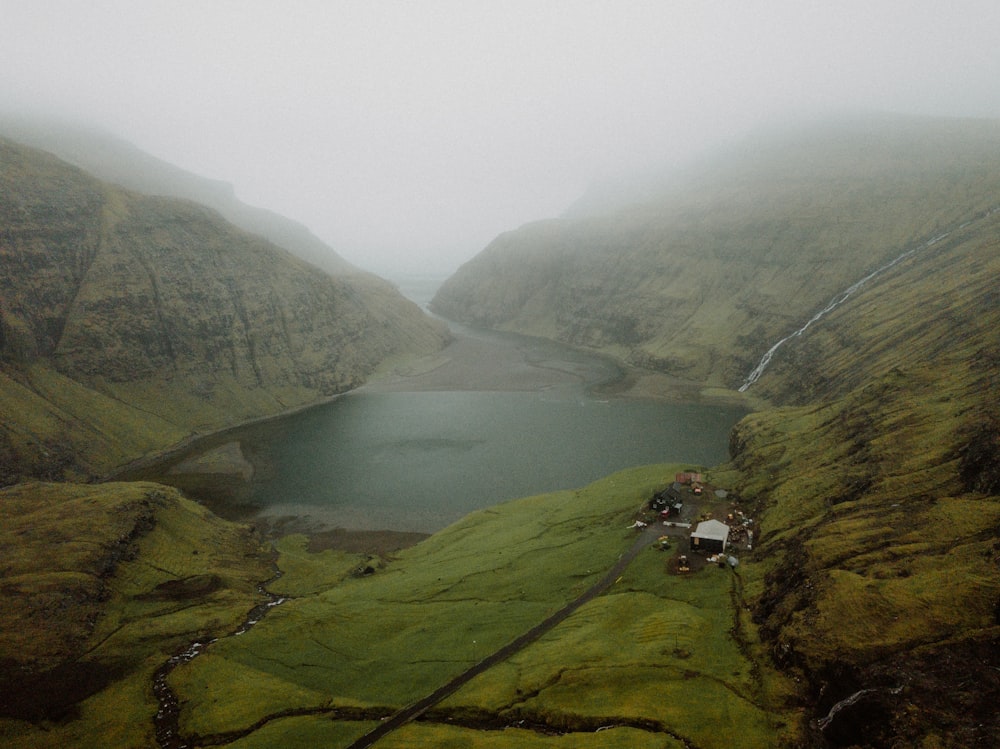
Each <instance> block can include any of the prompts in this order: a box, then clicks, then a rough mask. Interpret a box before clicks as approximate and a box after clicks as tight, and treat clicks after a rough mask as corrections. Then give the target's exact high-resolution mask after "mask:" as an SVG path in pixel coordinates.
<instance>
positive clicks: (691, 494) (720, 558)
mask: <svg viewBox="0 0 1000 749" xmlns="http://www.w3.org/2000/svg"><path fill="white" fill-rule="evenodd" d="M648 511H649V513H651V514H652V515H653V517H650V518H649V522H654V521H657V520H658V521H659V522H660V523H662V525H663V526H664V535H662V536H660V538H659V544H660V548H661V549H669V548H672V543H671V542H674V543H677V542H680V546H685V544H684V543H683V542H684V541H685V540H686V541H687V543H686V550H687V551H689V552H690V553H691V554H694V555H697V556H696V558H697V559H698V560H699V562H700V563H699V564H698V565H697V566H703V564H704V563H705V562H710V563H711V562H718V563H719V564H720V565H723V566H724V565H725V564H729V565H730V566H732V567H735V566H736V564H737V560H736V557H735V556H733V554H734V553H735V552H736V550H737V549H750V548H752V545H753V534H754V530H753V520H752V519H751V518H749V517H747V516H746V515H745V514H744V513H743V512H742V511H741V510H739V509H738V508H737V507H736V506H735V505H734V504H733V503H732V502H731V501H730V500H729V499H728V492H726V491H725V490H724V489H721V488H715V487H711V486H709V485H708V483H707V482H706V481H705V477H704V476H703V475H702V474H701V473H697V472H694V471H684V472H681V473H678V474H676V476H675V477H674V481H673V483H672V484H670V486H668V487H666V488H665V489H662V490H660V491H657V492H656V493H655V494H654V495H653V496H652V498H651V499H650V500H649V507H648ZM647 517H649V516H647ZM637 522H639V521H637ZM642 525H645V523H642ZM683 550H685V549H683V548H678V552H680V551H683ZM692 564H694V560H693V559H692V560H689V559H688V557H687V555H686V554H684V555H680V556H677V557H675V559H674V560H673V562H672V565H671V566H672V567H673V569H674V570H676V571H679V572H687V571H689V570H690V569H691V566H692Z"/></svg>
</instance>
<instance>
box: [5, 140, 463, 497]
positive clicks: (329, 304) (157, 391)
mask: <svg viewBox="0 0 1000 749" xmlns="http://www.w3.org/2000/svg"><path fill="white" fill-rule="evenodd" d="M0 221H2V222H3V226H4V233H3V236H2V237H0V292H2V299H3V304H2V307H0V378H2V380H0V382H2V384H3V386H4V387H3V388H2V390H0V393H2V394H0V405H2V406H3V409H4V410H3V411H2V415H3V427H2V429H0V458H2V468H0V474H2V475H3V477H4V480H10V479H11V478H16V477H17V476H19V475H28V476H32V475H34V476H49V477H58V476H60V475H63V473H65V474H66V475H69V476H73V475H87V474H93V473H97V474H101V473H104V472H106V471H107V470H108V469H110V468H111V467H114V466H116V465H121V463H122V462H123V459H128V458H137V457H141V456H142V455H144V454H145V453H146V452H148V451H150V450H157V449H163V448H165V447H167V446H168V445H171V444H173V443H175V442H177V441H178V439H180V438H181V437H183V436H186V435H190V434H193V433H198V432H204V431H210V430H213V429H218V428H221V427H224V426H230V425H233V424H236V423H239V422H241V421H245V420H247V419H250V418H255V417H260V416H266V415H271V414H275V413H279V412H281V411H284V410H287V409H290V408H295V407H299V406H302V405H306V404H309V403H314V402H317V401H318V400H320V399H322V398H324V397H328V396H330V395H332V394H335V393H339V392H343V391H344V390H347V389H349V388H352V387H355V386H356V385H358V384H360V383H361V382H363V380H364V379H365V377H366V376H367V375H369V374H370V373H371V372H372V371H373V370H374V369H375V367H376V366H377V365H378V363H379V362H381V361H382V360H384V359H385V358H387V357H389V356H392V355H395V354H398V353H401V352H406V351H412V352H429V351H434V350H437V349H438V348H439V347H440V346H441V345H442V344H443V342H444V340H445V337H446V332H445V331H444V329H443V327H442V326H440V325H438V324H437V323H434V322H432V321H431V320H429V319H428V318H427V317H426V316H424V315H423V314H422V313H421V312H420V310H419V309H418V308H417V307H416V305H414V304H412V303H410V302H408V301H406V300H404V299H403V298H402V297H401V296H400V295H399V294H398V292H396V291H394V290H392V289H391V288H390V287H389V286H388V285H387V284H386V283H385V282H382V281H381V280H378V279H370V278H368V277H365V276H359V277H357V278H353V279H344V278H334V277H331V276H328V275H326V274H324V273H322V272H321V271H319V270H318V269H316V268H315V267H313V266H310V265H308V264H307V263H305V262H304V261H301V260H299V259H298V258H295V257H293V256H292V255H290V254H289V253H287V252H286V251H284V250H282V249H280V248H278V247H276V246H274V245H272V244H270V243H268V242H267V241H265V240H263V239H261V238H259V237H256V236H253V235H250V234H246V233H245V232H243V231H240V230H238V229H236V228H235V227H233V226H232V225H230V224H227V223H226V222H225V221H223V220H222V219H221V218H220V217H219V216H218V215H217V214H215V213H213V212H211V211H209V210H208V209H205V208H202V207H200V206H197V205H194V204H192V203H187V202H181V201H176V200H170V199H165V198H152V197H147V196H142V195H138V194H135V193H128V192H125V191H123V190H120V189H118V188H115V187H113V186H111V185H108V184H105V183H102V182H99V181H97V180H95V179H93V178H92V177H90V176H88V175H86V174H85V173H83V172H81V171H79V170H78V169H76V168H74V167H71V166H69V165H68V164H66V163H64V162H62V161H59V160H58V159H56V158H54V157H52V156H50V155H48V154H45V153H42V152H39V151H34V150H32V149H29V148H25V147H22V146H18V145H16V144H14V143H12V142H10V141H0ZM61 463H64V464H65V465H61V466H60V464H61Z"/></svg>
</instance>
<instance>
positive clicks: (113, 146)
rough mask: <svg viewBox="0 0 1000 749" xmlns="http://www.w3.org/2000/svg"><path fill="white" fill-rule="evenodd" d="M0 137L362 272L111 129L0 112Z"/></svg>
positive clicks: (226, 188) (337, 267) (280, 219)
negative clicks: (186, 202)
mask: <svg viewBox="0 0 1000 749" xmlns="http://www.w3.org/2000/svg"><path fill="white" fill-rule="evenodd" d="M0 135H6V136H7V137H9V138H11V139H12V140H16V141H18V142H19V143H24V144H25V145H28V146H33V147H34V148H39V149H41V150H43V151H48V152H50V153H53V154H55V155H56V156H58V157H59V158H61V159H63V160H64V161H67V162H69V163H70V164H74V165H76V166H78V167H80V168H81V169H83V170H84V171H85V172H89V173H90V174H93V175H94V176H96V177H98V178H99V179H102V180H104V181H105V182H113V183H114V184H117V185H121V186H122V187H124V188H127V189H129V190H134V191H136V192H141V193H145V194H147V195H163V196H167V197H174V198H183V199H186V200H192V201H194V202H195V203H199V204H201V205H206V206H208V207H210V208H214V209H215V210H216V211H218V212H219V213H220V214H222V216H223V217H225V219H226V220H227V221H229V222H230V223H232V224H235V225H236V226H239V227H240V228H242V229H244V230H245V231H248V232H250V233H252V234H259V235H260V236H262V237H265V238H266V239H268V240H270V241H271V242H273V243H274V244H276V245H278V246H279V247H284V248H285V249H286V250H289V251H290V252H292V253H293V254H295V255H298V256H299V257H301V258H302V259H304V260H307V261H308V262H310V263H312V264H313V265H315V266H317V267H319V268H322V269H323V270H325V271H327V272H328V273H333V274H334V275H352V274H362V273H363V271H361V270H359V269H358V268H356V267H355V266H353V265H352V264H351V263H349V262H348V261H346V260H344V259H343V258H342V257H340V256H339V255H338V254H337V253H336V252H335V251H334V250H333V248H331V247H329V246H328V245H327V244H326V243H324V242H323V241H322V240H321V239H319V238H318V237H317V236H315V235H314V234H313V233H312V232H311V231H310V230H309V229H308V228H307V227H305V226H304V225H302V224H300V223H298V222H297V221H293V220H292V219H289V218H287V217H285V216H282V215H280V214H277V213H274V212H273V211H269V210H267V209H265V208H258V207H255V206H250V205H247V204H246V203H243V202H242V201H240V200H239V199H238V198H237V197H236V193H235V191H234V189H233V186H232V185H231V184H230V183H228V182H224V181H222V180H215V179H209V178H207V177H201V176H198V175H196V174H192V173H191V172H188V171H186V170H184V169H181V168H180V167H177V166H175V165H173V164H170V163H168V162H166V161H163V160H162V159H158V158H156V157H155V156H152V155H150V154H148V153H146V152H145V151H143V150H141V149H139V148H137V147H136V146H134V145H133V144H131V143H129V142H127V141H125V140H122V139H121V138H118V137H117V136H115V135H113V134H111V133H108V132H106V131H103V130H100V129H97V128H92V127H87V126H85V125H78V124H74V123H69V122H61V121H59V120H56V119H52V118H42V117H23V116H15V115H10V114H8V115H3V114H0Z"/></svg>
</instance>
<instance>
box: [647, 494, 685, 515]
mask: <svg viewBox="0 0 1000 749" xmlns="http://www.w3.org/2000/svg"><path fill="white" fill-rule="evenodd" d="M683 507H684V499H683V498H682V497H681V493H680V492H679V491H677V490H676V489H674V488H673V487H668V488H666V489H664V490H663V491H662V492H658V493H657V494H654V495H653V499H652V500H650V502H649V508H650V509H651V510H653V511H654V512H659V513H662V514H663V515H664V517H667V516H669V515H680V514H681V510H682V509H683Z"/></svg>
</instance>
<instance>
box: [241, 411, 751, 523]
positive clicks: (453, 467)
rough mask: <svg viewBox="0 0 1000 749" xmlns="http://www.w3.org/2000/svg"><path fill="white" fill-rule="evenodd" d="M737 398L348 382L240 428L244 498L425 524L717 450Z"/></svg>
mask: <svg viewBox="0 0 1000 749" xmlns="http://www.w3.org/2000/svg"><path fill="white" fill-rule="evenodd" d="M744 413H745V412H744V411H743V410H742V409H736V408H733V407H719V406H696V405H677V404H666V403H653V402H646V401H630V400H614V399H611V400H597V399H594V398H590V397H587V396H586V395H584V394H583V393H577V394H575V395H574V394H572V393H568V392H562V393H553V392H527V393H525V392H515V393H504V392H415V393H408V392H400V393H351V394H349V395H346V396H344V397H342V398H340V399H338V400H337V401H335V402H333V403H331V404H328V405H326V406H322V407H319V408H316V409H312V410H310V411H307V412H304V413H301V414H298V415H296V416H294V417H290V418H288V419H283V420H281V421H280V422H274V423H271V424H268V425H266V426H262V427H258V428H256V429H254V430H252V432H251V433H249V434H245V435H243V442H244V445H245V448H244V449H245V451H247V452H248V453H252V455H253V462H254V463H255V464H256V465H257V468H258V474H257V477H256V479H255V480H254V482H253V485H252V489H251V494H250V499H249V502H250V504H252V505H255V506H257V507H259V509H260V513H261V514H262V515H263V516H264V517H271V518H279V517H282V516H294V517H298V518H302V519H305V520H309V521H312V522H318V523H322V524H323V525H329V526H331V527H343V528H348V529H354V530H377V529H390V530H410V531H421V532H428V533H429V532H433V531H435V530H439V529H440V528H443V527H444V526H445V525H448V524H450V523H452V522H454V521H455V520H458V519H459V518H461V517H462V516H463V515H465V514H467V513H468V512H470V511H471V510H474V509H477V508H481V507H486V506H489V505H492V504H495V503H497V502H501V501H503V500H506V499H511V498H514V497H521V496H528V495H531V494H538V493H541V492H547V491H552V490H555V489H566V488H575V487H579V486H583V485H585V484H587V483H589V482H591V481H593V480H595V479H597V478H600V477H601V476H604V475H606V474H608V473H612V472H614V471H616V470H619V469H621V468H625V467H628V466H634V465H642V464H647V463H657V462H662V461H678V462H684V463H691V464H695V465H713V464H715V463H719V462H722V461H724V460H726V458H727V453H726V446H727V444H728V432H729V428H730V427H731V426H732V425H733V424H734V423H735V422H736V421H737V420H738V419H739V418H740V417H741V416H742V415H743V414H744Z"/></svg>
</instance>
